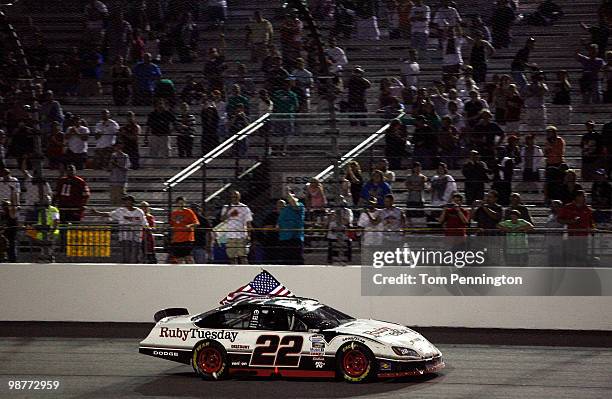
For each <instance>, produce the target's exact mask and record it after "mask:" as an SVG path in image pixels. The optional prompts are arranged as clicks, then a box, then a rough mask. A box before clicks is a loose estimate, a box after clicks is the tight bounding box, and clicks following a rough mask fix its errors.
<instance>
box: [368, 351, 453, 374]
mask: <svg viewBox="0 0 612 399" xmlns="http://www.w3.org/2000/svg"><path fill="white" fill-rule="evenodd" d="M444 366H445V364H444V359H442V356H441V355H438V356H434V357H432V358H429V359H423V360H417V361H398V360H387V359H378V377H379V378H398V377H408V376H419V375H424V374H431V373H436V372H438V371H440V370H442V369H443V368H444Z"/></svg>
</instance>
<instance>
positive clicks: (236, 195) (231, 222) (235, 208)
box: [221, 191, 253, 264]
mask: <svg viewBox="0 0 612 399" xmlns="http://www.w3.org/2000/svg"><path fill="white" fill-rule="evenodd" d="M221 220H222V221H224V222H225V223H226V232H227V233H226V235H225V236H226V238H227V247H226V252H227V257H228V258H229V259H230V262H232V263H235V264H241V263H247V256H248V248H249V240H250V237H251V232H250V230H251V228H252V225H251V223H252V222H253V214H252V212H251V210H250V209H249V207H248V206H246V205H245V204H243V203H242V202H240V192H238V191H232V193H231V201H230V203H229V204H228V205H223V208H222V209H221Z"/></svg>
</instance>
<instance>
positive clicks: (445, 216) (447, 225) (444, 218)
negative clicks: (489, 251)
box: [438, 193, 470, 248]
mask: <svg viewBox="0 0 612 399" xmlns="http://www.w3.org/2000/svg"><path fill="white" fill-rule="evenodd" d="M462 205H463V195H462V194H459V193H456V194H453V197H452V199H451V203H450V204H448V205H447V206H446V207H445V208H444V210H443V211H442V215H440V217H439V218H438V221H439V222H440V224H441V225H443V226H444V235H445V236H446V237H452V238H449V239H450V240H451V245H452V247H453V248H455V247H458V246H462V245H464V244H465V242H466V239H467V227H468V226H469V224H470V211H469V210H467V209H465V208H462Z"/></svg>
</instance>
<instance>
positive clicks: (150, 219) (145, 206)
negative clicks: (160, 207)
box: [140, 201, 157, 264]
mask: <svg viewBox="0 0 612 399" xmlns="http://www.w3.org/2000/svg"><path fill="white" fill-rule="evenodd" d="M140 209H142V212H143V213H144V215H145V218H146V219H147V226H146V227H145V229H144V231H143V253H144V261H145V262H147V263H149V264H156V263H157V255H155V236H153V231H155V227H156V226H155V216H153V214H152V213H151V205H149V203H148V202H146V201H142V202H141V203H140Z"/></svg>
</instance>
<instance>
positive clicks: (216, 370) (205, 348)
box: [191, 340, 229, 380]
mask: <svg viewBox="0 0 612 399" xmlns="http://www.w3.org/2000/svg"><path fill="white" fill-rule="evenodd" d="M191 367H193V370H194V371H195V373H196V374H197V375H199V376H200V377H202V378H203V379H205V380H222V379H224V378H226V377H227V375H228V372H229V364H228V361H227V351H226V350H225V348H224V347H223V345H221V344H220V343H218V342H217V341H212V340H206V341H200V342H198V343H197V344H196V346H194V347H193V352H192V355H191Z"/></svg>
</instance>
